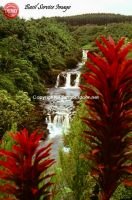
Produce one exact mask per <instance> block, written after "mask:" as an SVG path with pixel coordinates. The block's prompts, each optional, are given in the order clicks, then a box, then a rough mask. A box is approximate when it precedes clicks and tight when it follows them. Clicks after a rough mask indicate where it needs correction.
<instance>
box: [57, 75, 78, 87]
mask: <svg viewBox="0 0 132 200" xmlns="http://www.w3.org/2000/svg"><path fill="white" fill-rule="evenodd" d="M79 80H80V71H69V72H61V73H60V74H59V75H58V76H57V80H56V85H55V87H56V88H58V87H63V88H78V87H79Z"/></svg>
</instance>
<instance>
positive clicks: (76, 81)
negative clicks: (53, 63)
mask: <svg viewBox="0 0 132 200" xmlns="http://www.w3.org/2000/svg"><path fill="white" fill-rule="evenodd" d="M80 76H81V73H80V72H78V74H77V76H76V79H75V81H74V82H75V85H74V87H76V88H77V87H78V86H79V82H80Z"/></svg>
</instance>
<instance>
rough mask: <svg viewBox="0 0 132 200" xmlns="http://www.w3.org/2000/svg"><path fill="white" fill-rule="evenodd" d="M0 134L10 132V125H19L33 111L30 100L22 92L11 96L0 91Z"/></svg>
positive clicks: (4, 91)
mask: <svg viewBox="0 0 132 200" xmlns="http://www.w3.org/2000/svg"><path fill="white" fill-rule="evenodd" d="M0 102H1V106H0V125H1V127H0V128H1V130H0V132H1V133H3V132H5V131H6V130H10V129H11V126H12V124H14V123H17V124H21V123H22V122H23V121H24V120H25V118H26V117H28V115H29V113H30V111H31V110H32V109H33V105H32V103H31V100H30V98H29V97H28V96H27V94H26V93H25V92H23V91H18V92H17V93H16V94H15V95H13V96H12V95H11V94H10V93H8V92H7V91H6V90H0Z"/></svg>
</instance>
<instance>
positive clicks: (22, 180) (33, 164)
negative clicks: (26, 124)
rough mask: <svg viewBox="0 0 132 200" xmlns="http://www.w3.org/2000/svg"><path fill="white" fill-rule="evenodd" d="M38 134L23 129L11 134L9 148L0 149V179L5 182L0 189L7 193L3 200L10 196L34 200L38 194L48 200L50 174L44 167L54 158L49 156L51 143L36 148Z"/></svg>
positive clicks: (49, 164)
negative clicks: (11, 140)
mask: <svg viewBox="0 0 132 200" xmlns="http://www.w3.org/2000/svg"><path fill="white" fill-rule="evenodd" d="M42 136H43V133H41V134H39V133H37V131H34V132H33V133H32V134H29V133H28V131H27V130H26V129H24V130H22V131H21V132H18V133H14V134H12V137H13V139H14V142H15V144H14V145H13V147H12V150H11V151H7V150H4V149H1V150H0V156H1V157H0V166H2V167H0V179H2V180H4V181H5V184H4V185H1V186H0V192H3V193H6V194H8V195H9V198H7V199H10V195H13V196H14V197H15V199H18V200H38V199H39V198H40V196H41V198H42V199H43V200H47V199H49V196H50V186H51V185H52V183H51V182H50V178H51V177H52V176H53V174H51V173H50V174H49V173H48V172H47V170H48V169H49V167H50V166H51V165H53V163H54V160H53V159H50V158H49V156H50V150H51V144H48V145H47V146H45V147H39V141H40V139H41V138H42ZM38 147H39V148H38ZM13 196H12V197H11V199H14V197H13ZM4 199H6V198H4Z"/></svg>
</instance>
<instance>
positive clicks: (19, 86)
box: [0, 12, 132, 200]
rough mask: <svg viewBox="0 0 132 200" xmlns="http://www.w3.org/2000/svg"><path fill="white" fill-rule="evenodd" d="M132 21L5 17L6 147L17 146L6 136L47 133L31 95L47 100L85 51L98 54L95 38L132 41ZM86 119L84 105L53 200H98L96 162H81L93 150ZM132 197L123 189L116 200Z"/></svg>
mask: <svg viewBox="0 0 132 200" xmlns="http://www.w3.org/2000/svg"><path fill="white" fill-rule="evenodd" d="M131 22H132V16H122V15H114V14H87V15H82V16H73V17H63V18H55V19H47V18H44V17H43V18H41V19H37V20H34V19H31V20H27V21H26V20H24V19H20V18H17V19H15V20H7V19H5V18H4V17H3V15H2V13H1V12H0V137H2V136H3V138H4V140H5V144H6V146H5V148H7V149H11V146H12V141H11V138H10V137H9V136H7V135H6V134H4V133H5V132H7V131H9V130H13V131H14V130H15V131H16V130H19V129H21V128H22V127H27V128H28V129H31V130H33V129H36V128H38V127H39V128H42V129H43V126H41V125H42V124H40V122H41V121H42V120H44V116H43V112H42V110H41V109H40V110H39V107H38V103H37V104H36V102H34V101H33V100H32V96H33V95H34V94H35V95H45V94H46V87H47V86H50V85H53V84H54V83H55V80H56V76H57V74H58V73H59V72H60V71H61V70H65V69H66V68H73V67H75V66H76V63H77V62H78V60H80V50H81V49H89V50H90V51H95V50H97V49H96V46H95V39H96V38H98V37H99V36H100V35H104V36H106V37H107V36H109V35H111V36H112V37H113V38H114V39H115V41H117V40H118V39H119V38H121V37H126V42H129V41H131V40H132V24H131ZM130 57H131V55H130ZM82 70H84V69H82ZM87 115H88V112H87V111H86V107H85V104H84V102H83V101H81V102H80V104H79V106H78V107H77V112H76V114H75V116H74V118H73V119H72V123H71V128H70V130H69V131H68V133H65V136H64V143H65V146H66V147H67V148H70V153H69V154H68V153H65V152H63V151H62V150H60V161H59V163H58V165H56V167H55V173H56V175H55V176H54V177H53V178H52V181H53V182H55V185H54V191H55V194H54V198H53V199H54V200H61V199H63V200H96V199H98V198H97V194H98V192H99V187H98V185H97V184H96V182H95V180H94V179H93V178H92V177H91V175H90V173H89V169H90V166H91V162H90V161H84V160H83V159H81V158H80V157H81V156H80V155H81V154H82V153H84V152H87V151H88V146H87V145H86V144H85V143H84V141H83V139H82V136H81V135H82V134H83V131H84V130H86V125H85V124H84V123H82V120H81V118H82V117H85V116H87ZM3 134H4V135H3ZM131 196H132V190H131V189H130V188H128V187H125V186H123V185H120V186H119V187H118V188H117V190H116V192H115V193H114V195H113V196H112V198H111V200H130V199H131Z"/></svg>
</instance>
